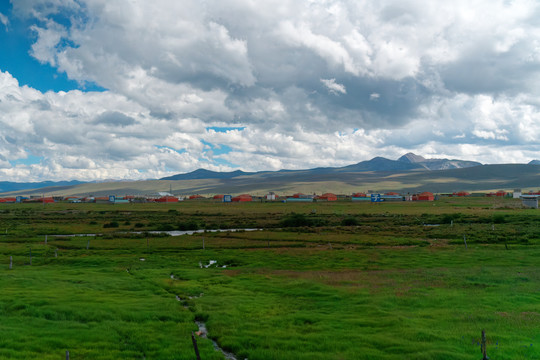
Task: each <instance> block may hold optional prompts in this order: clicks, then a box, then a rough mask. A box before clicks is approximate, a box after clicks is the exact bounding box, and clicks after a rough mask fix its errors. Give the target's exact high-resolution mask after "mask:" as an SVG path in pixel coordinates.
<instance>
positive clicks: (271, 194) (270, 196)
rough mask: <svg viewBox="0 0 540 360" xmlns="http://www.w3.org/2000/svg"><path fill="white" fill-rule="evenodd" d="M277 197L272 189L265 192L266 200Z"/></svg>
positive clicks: (272, 199)
mask: <svg viewBox="0 0 540 360" xmlns="http://www.w3.org/2000/svg"><path fill="white" fill-rule="evenodd" d="M277 198H278V196H277V195H276V193H274V192H273V191H270V192H269V193H268V194H266V200H268V201H274V200H276V199H277Z"/></svg>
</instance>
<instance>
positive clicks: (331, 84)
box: [321, 79, 347, 95]
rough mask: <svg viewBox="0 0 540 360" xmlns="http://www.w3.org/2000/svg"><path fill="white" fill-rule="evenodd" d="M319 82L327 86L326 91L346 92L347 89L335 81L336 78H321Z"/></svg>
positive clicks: (333, 92)
mask: <svg viewBox="0 0 540 360" xmlns="http://www.w3.org/2000/svg"><path fill="white" fill-rule="evenodd" d="M321 82H322V83H323V84H324V86H326V87H327V88H328V91H329V92H331V93H332V94H335V95H338V94H346V93H347V90H346V89H345V86H344V85H342V84H338V83H336V79H321Z"/></svg>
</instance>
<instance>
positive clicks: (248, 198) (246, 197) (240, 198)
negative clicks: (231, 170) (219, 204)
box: [232, 194, 253, 202]
mask: <svg viewBox="0 0 540 360" xmlns="http://www.w3.org/2000/svg"><path fill="white" fill-rule="evenodd" d="M232 201H233V202H247V201H253V198H252V197H251V195H249V194H242V195H238V196H235V197H233V198H232Z"/></svg>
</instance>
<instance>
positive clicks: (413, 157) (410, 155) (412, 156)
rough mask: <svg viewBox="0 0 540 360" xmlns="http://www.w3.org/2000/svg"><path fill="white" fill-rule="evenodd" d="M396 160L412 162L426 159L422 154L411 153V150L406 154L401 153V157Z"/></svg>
mask: <svg viewBox="0 0 540 360" xmlns="http://www.w3.org/2000/svg"><path fill="white" fill-rule="evenodd" d="M398 161H403V162H409V163H413V164H414V163H419V162H423V161H426V159H425V158H424V157H423V156H420V155H416V154H413V153H412V152H410V153H407V154H405V155H403V156H402V157H400V158H399V159H398Z"/></svg>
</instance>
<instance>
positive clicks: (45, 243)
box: [45, 235, 47, 245]
mask: <svg viewBox="0 0 540 360" xmlns="http://www.w3.org/2000/svg"><path fill="white" fill-rule="evenodd" d="M45 245H47V235H45Z"/></svg>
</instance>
